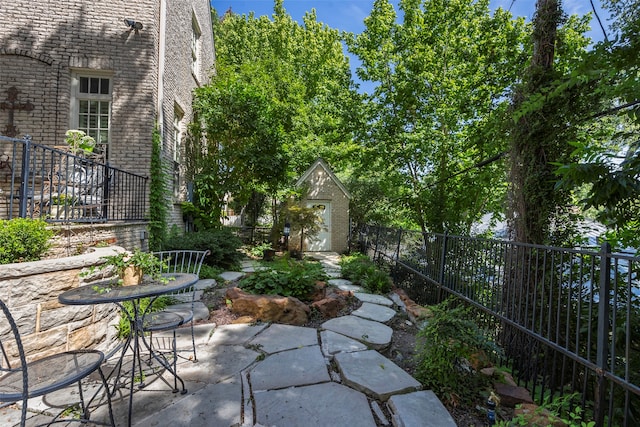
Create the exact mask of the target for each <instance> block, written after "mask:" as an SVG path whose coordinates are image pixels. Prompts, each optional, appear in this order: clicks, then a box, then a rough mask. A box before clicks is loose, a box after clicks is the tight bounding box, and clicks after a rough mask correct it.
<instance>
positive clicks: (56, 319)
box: [0, 246, 123, 360]
mask: <svg viewBox="0 0 640 427" xmlns="http://www.w3.org/2000/svg"><path fill="white" fill-rule="evenodd" d="M116 248H118V247H115V246H111V247H105V248H95V249H93V250H92V251H90V252H88V253H86V254H82V255H76V256H71V257H65V258H56V259H46V260H42V261H33V262H24V263H16V264H5V265H0V298H2V300H3V301H4V302H5V303H6V304H7V306H8V307H9V309H10V310H11V314H12V315H13V317H14V318H15V320H16V324H17V325H18V328H19V330H20V334H21V337H22V341H23V345H24V348H25V351H26V353H27V357H28V359H29V360H31V359H39V358H41V357H44V356H47V355H49V354H53V353H57V352H60V351H67V350H77V349H86V348H91V349H98V350H102V351H105V352H108V351H109V350H111V349H113V348H115V346H116V345H117V330H116V328H115V325H117V324H118V321H119V319H120V312H119V309H118V307H117V306H116V305H115V304H102V305H87V306H66V305H63V304H60V303H59V302H58V295H60V294H61V293H62V292H64V291H66V290H69V289H72V288H74V287H77V286H82V285H85V284H87V283H86V282H85V280H84V279H83V278H82V277H80V276H79V273H80V272H81V271H82V270H83V269H86V268H89V267H91V266H94V265H98V264H101V263H102V260H101V257H103V256H105V255H112V254H113V253H114V250H115V249H116ZM118 249H120V250H123V248H118ZM87 280H88V279H87ZM7 331H8V325H0V334H1V335H4V334H5V333H7Z"/></svg>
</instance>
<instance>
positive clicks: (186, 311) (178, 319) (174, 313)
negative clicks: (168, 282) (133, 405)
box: [142, 250, 210, 369]
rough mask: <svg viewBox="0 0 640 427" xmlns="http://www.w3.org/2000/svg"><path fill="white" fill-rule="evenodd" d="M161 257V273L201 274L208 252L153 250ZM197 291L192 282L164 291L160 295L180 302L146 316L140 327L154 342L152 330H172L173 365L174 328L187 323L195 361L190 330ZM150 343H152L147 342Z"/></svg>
mask: <svg viewBox="0 0 640 427" xmlns="http://www.w3.org/2000/svg"><path fill="white" fill-rule="evenodd" d="M153 254H154V255H155V256H156V257H158V258H159V259H160V260H162V261H164V262H165V264H166V266H165V268H163V271H162V272H163V273H191V274H195V275H197V276H199V275H200V268H201V267H202V263H203V261H204V259H205V258H206V257H207V255H209V254H210V252H209V251H208V250H207V251H189V250H174V251H161V252H154V253H153ZM196 294H197V289H196V288H195V284H194V285H193V286H189V287H188V288H186V289H183V290H181V291H180V292H178V293H172V294H163V295H162V296H163V297H169V298H170V299H172V300H174V301H175V302H178V303H179V304H176V305H171V306H168V307H166V308H165V309H164V310H161V311H156V312H152V313H150V314H148V315H147V316H145V320H144V322H143V326H142V327H143V329H144V331H145V332H149V333H150V337H149V338H150V340H149V342H150V343H153V333H154V332H159V331H173V363H174V369H175V367H176V360H177V356H178V351H177V348H176V329H177V328H179V327H181V326H183V325H186V324H187V323H190V326H191V344H192V346H193V361H194V362H195V361H197V360H198V359H197V356H196V339H195V335H194V332H193V317H194V303H195V298H196ZM150 345H153V344H150Z"/></svg>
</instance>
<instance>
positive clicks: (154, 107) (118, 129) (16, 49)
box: [0, 0, 214, 225]
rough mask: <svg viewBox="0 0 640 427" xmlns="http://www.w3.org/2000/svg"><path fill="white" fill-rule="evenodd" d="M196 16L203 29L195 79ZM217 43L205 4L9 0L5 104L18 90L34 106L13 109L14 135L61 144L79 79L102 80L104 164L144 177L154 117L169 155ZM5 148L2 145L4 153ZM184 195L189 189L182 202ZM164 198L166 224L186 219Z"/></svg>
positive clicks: (195, 0) (3, 42)
mask: <svg viewBox="0 0 640 427" xmlns="http://www.w3.org/2000/svg"><path fill="white" fill-rule="evenodd" d="M124 19H132V20H135V21H137V22H140V23H142V24H143V28H142V29H141V30H132V29H131V28H129V27H128V26H127V25H126V24H125V23H124ZM194 21H195V22H197V23H198V25H199V28H200V30H201V35H200V37H199V41H198V51H199V53H200V55H199V58H198V59H199V64H200V66H199V67H198V69H197V70H196V72H195V75H194V74H192V72H191V62H192V59H191V58H192V54H191V43H192V28H193V26H192V22H194ZM213 49H214V48H213V33H212V27H211V14H210V7H209V3H208V2H207V0H190V1H189V0H188V1H184V0H138V1H135V2H132V1H127V0H113V1H109V2H92V1H88V0H41V1H31V0H11V1H3V2H0V103H2V102H6V101H7V97H8V93H7V90H8V89H9V88H13V87H15V88H16V89H17V90H18V91H19V93H18V96H17V98H18V102H21V103H27V102H28V103H30V104H31V105H32V106H33V109H31V110H30V111H25V110H15V111H14V112H13V116H14V117H13V125H14V126H15V128H16V129H17V134H16V137H22V136H23V135H27V134H28V135H31V136H32V138H33V141H34V142H36V143H40V144H46V145H52V146H53V145H63V144H64V134H65V132H66V131H67V130H68V129H70V128H74V127H77V126H74V121H75V120H77V119H76V118H75V116H77V115H76V114H72V111H73V110H74V107H73V104H74V102H73V98H72V92H73V89H74V88H73V81H74V75H85V76H86V75H89V76H97V77H106V78H108V79H110V84H111V111H110V123H111V126H110V137H109V156H108V161H109V163H110V164H111V165H112V166H115V167H118V168H120V169H123V170H126V171H128V172H133V173H137V174H140V175H144V176H148V175H149V167H150V161H151V139H152V132H153V129H154V126H155V123H156V120H158V121H159V122H160V124H161V125H162V129H161V133H162V136H163V147H164V156H165V158H166V159H167V160H171V161H172V160H173V158H174V156H173V149H174V143H173V132H172V128H173V119H174V117H173V115H174V108H175V105H179V107H180V109H181V110H182V111H183V117H182V120H181V122H180V127H181V128H182V130H183V132H184V133H186V127H187V123H189V121H191V119H192V117H193V115H192V110H191V95H192V91H193V88H195V87H197V86H198V85H200V84H203V83H206V82H207V81H208V75H209V73H210V72H211V70H212V66H213V63H214V51H213ZM8 125H9V111H8V110H7V109H0V134H2V135H8V133H7V129H8V128H7V126H8ZM9 136H11V135H9ZM5 150H6V147H0V153H2V152H3V151H5ZM1 174H2V171H0V179H2V176H1ZM169 184H171V183H169ZM168 188H169V189H171V188H172V187H171V185H169V186H168ZM182 190H184V187H183V188H182ZM183 198H184V191H183V194H182V195H181V196H180V197H179V198H178V199H183ZM167 200H168V203H169V204H170V206H169V207H170V213H171V218H170V220H171V221H172V222H173V223H176V224H178V225H180V224H181V222H182V218H181V215H179V214H178V213H177V212H176V209H175V205H174V204H173V203H172V202H174V201H177V200H173V199H172V198H171V197H167Z"/></svg>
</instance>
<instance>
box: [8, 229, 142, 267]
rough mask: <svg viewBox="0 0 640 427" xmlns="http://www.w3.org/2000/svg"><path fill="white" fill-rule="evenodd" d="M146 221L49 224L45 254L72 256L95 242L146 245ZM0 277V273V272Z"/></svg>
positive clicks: (130, 246)
mask: <svg viewBox="0 0 640 427" xmlns="http://www.w3.org/2000/svg"><path fill="white" fill-rule="evenodd" d="M147 226H148V223H147V222H144V221H143V222H131V223H105V224H73V225H71V224H64V225H52V226H51V229H52V230H54V231H55V233H56V235H55V237H54V238H53V241H52V245H53V246H52V248H51V250H49V252H48V254H47V258H59V257H65V256H73V255H77V254H80V253H83V252H85V250H86V249H87V248H89V247H93V246H96V245H97V244H103V245H104V244H109V245H113V244H115V245H118V246H122V247H123V248H126V249H128V250H130V251H133V250H134V249H136V248H140V249H142V250H143V251H146V250H148V249H149V236H148V233H147ZM0 277H1V276H0Z"/></svg>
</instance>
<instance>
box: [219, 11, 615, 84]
mask: <svg viewBox="0 0 640 427" xmlns="http://www.w3.org/2000/svg"><path fill="white" fill-rule="evenodd" d="M373 1H374V0H285V1H284V8H285V9H286V11H287V12H288V13H289V15H291V17H293V19H295V20H297V21H298V22H301V21H302V16H303V15H304V14H305V12H307V11H309V10H311V9H315V10H316V14H317V16H318V21H319V22H322V23H324V24H326V25H328V26H329V27H331V28H336V29H338V30H344V31H350V32H352V33H356V34H358V33H361V32H362V31H363V30H364V18H366V17H367V16H369V13H370V12H371V9H372V7H373ZM391 2H392V3H393V4H394V6H395V8H396V10H398V8H397V4H398V0H391ZM593 3H594V5H595V6H596V10H597V11H598V14H599V15H600V19H602V20H603V24H604V25H605V28H606V27H607V22H606V19H607V16H608V15H607V14H606V13H605V12H604V11H603V10H602V9H601V7H600V3H601V1H600V0H594V1H593ZM535 4H536V0H491V1H490V3H489V6H490V8H491V9H492V10H495V9H497V8H499V7H502V8H503V9H507V10H510V11H511V13H512V14H513V15H514V16H524V17H525V18H526V19H527V20H530V19H531V17H532V16H533V13H534V11H535ZM211 6H212V7H214V8H215V9H216V11H217V12H218V14H220V15H221V14H223V13H224V12H225V11H227V10H228V9H229V8H231V10H232V11H233V12H234V13H237V14H240V15H242V14H247V15H248V14H249V13H250V12H255V15H256V16H262V15H267V16H271V15H272V14H273V0H211ZM562 6H563V8H564V11H565V12H566V13H568V14H579V15H584V14H586V13H587V12H590V11H591V4H590V2H589V1H587V0H564V1H563V2H562ZM591 27H592V30H591V32H590V33H589V34H588V35H589V36H590V37H591V38H592V39H593V40H594V41H599V40H602V39H603V35H602V30H601V29H600V27H599V25H598V23H597V21H596V20H595V18H593V19H592V21H591ZM349 57H350V62H351V67H352V71H353V68H354V67H355V66H357V65H358V60H357V59H356V58H354V57H353V56H352V55H349ZM354 78H355V76H354ZM358 83H359V84H360V91H365V92H369V93H370V92H371V89H372V86H370V84H369V83H363V82H358Z"/></svg>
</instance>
